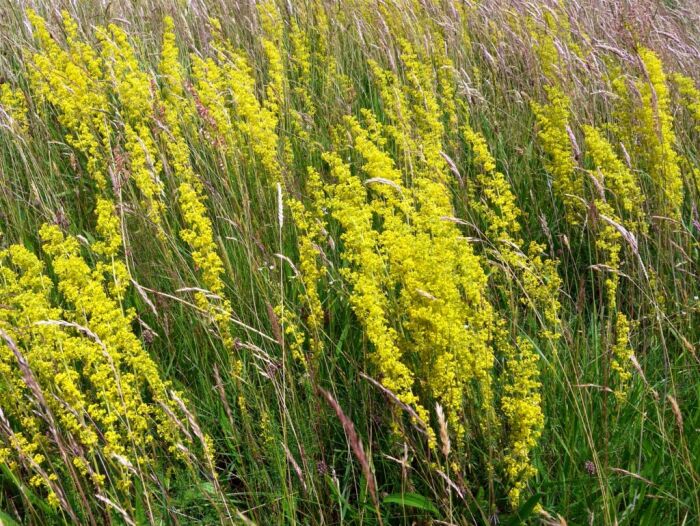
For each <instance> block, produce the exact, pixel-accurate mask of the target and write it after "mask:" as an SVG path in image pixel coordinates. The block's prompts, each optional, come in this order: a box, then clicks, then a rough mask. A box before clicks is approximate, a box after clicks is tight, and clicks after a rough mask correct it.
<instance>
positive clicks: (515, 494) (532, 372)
mask: <svg viewBox="0 0 700 526" xmlns="http://www.w3.org/2000/svg"><path fill="white" fill-rule="evenodd" d="M504 349H505V350H506V351H507V352H506V353H505V361H506V364H505V370H506V372H505V376H506V383H505V387H504V393H503V397H502V399H501V409H502V410H503V414H504V415H505V417H506V421H507V422H508V427H509V433H508V447H507V450H506V454H505V458H504V462H505V468H506V473H507V475H508V477H509V479H510V484H511V489H510V491H509V493H508V498H509V500H510V502H511V505H512V506H513V507H517V506H518V503H519V500H520V494H521V492H522V490H523V489H524V488H525V486H526V485H527V481H528V480H529V479H530V478H531V477H532V476H533V475H534V474H535V473H536V472H537V471H536V469H535V467H534V466H533V465H532V462H531V460H530V453H531V451H532V450H533V449H534V448H535V446H536V445H537V441H538V439H539V437H540V434H541V433H542V428H543V427H544V413H543V411H542V396H541V394H540V390H541V387H542V384H541V383H540V380H539V370H538V367H537V362H538V360H539V357H538V355H537V353H536V352H535V350H534V348H533V346H532V344H531V343H530V342H529V341H527V340H525V339H523V338H518V342H517V348H513V347H512V346H510V345H505V346H504Z"/></svg>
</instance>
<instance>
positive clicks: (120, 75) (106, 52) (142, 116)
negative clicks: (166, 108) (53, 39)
mask: <svg viewBox="0 0 700 526" xmlns="http://www.w3.org/2000/svg"><path fill="white" fill-rule="evenodd" d="M97 37H98V40H99V41H100V43H101V45H102V51H101V56H102V61H103V64H104V65H105V69H106V70H107V72H108V75H107V77H108V79H109V80H110V81H111V83H112V86H113V89H114V91H115V93H116V95H117V97H118V99H119V104H120V110H121V112H122V113H123V117H124V132H125V149H126V151H127V153H128V155H129V164H130V172H131V177H132V178H133V180H134V181H135V183H136V187H137V188H138V189H139V191H140V192H141V195H142V196H143V206H144V208H145V209H146V211H147V214H148V218H149V219H150V220H151V221H153V223H154V224H155V226H156V228H157V231H158V234H159V235H161V236H162V235H163V232H162V226H161V223H162V220H161V217H162V215H163V213H164V212H165V205H164V203H163V201H162V200H161V195H162V193H163V183H162V181H161V178H160V176H161V171H162V167H161V165H160V162H159V161H158V158H159V155H158V151H157V149H156V145H155V142H154V140H153V136H152V133H151V131H150V127H151V126H152V125H153V122H154V118H153V109H154V104H155V102H156V101H155V100H154V94H153V92H152V90H151V80H150V77H149V76H148V74H146V73H145V72H143V71H142V70H141V68H140V66H139V63H138V60H137V59H136V54H135V52H134V49H133V47H132V46H131V44H130V43H129V39H128V37H127V35H126V33H125V32H124V30H122V29H121V28H119V27H117V26H115V25H114V24H110V26H109V27H108V28H107V29H103V28H100V29H98V31H97Z"/></svg>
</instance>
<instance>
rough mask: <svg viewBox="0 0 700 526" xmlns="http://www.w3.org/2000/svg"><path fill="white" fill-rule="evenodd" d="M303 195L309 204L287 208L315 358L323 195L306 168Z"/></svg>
mask: <svg viewBox="0 0 700 526" xmlns="http://www.w3.org/2000/svg"><path fill="white" fill-rule="evenodd" d="M308 172H309V175H308V178H307V181H306V192H305V193H306V195H307V196H308V197H309V201H310V204H309V205H308V207H305V206H304V205H303V204H302V203H301V202H300V201H298V200H296V199H290V200H289V201H288V204H289V207H290V209H291V211H292V217H293V218H294V223H295V224H296V227H297V230H298V232H299V273H300V274H301V280H302V283H303V285H304V300H305V303H306V307H307V309H308V315H307V317H306V323H307V325H308V328H309V332H310V333H311V336H312V338H313V341H312V343H311V350H312V351H313V353H314V358H316V359H317V358H318V356H319V354H320V353H321V351H322V344H321V331H322V330H323V306H322V304H321V298H320V297H319V293H318V286H319V281H320V280H321V278H322V277H323V276H324V275H325V273H326V267H325V266H323V265H322V264H321V261H320V259H321V257H320V248H319V246H320V244H321V242H322V240H323V238H324V224H325V221H324V211H323V209H324V206H325V201H326V199H325V195H324V192H323V186H322V183H321V178H320V175H319V173H318V172H317V171H316V170H314V169H312V168H309V170H308Z"/></svg>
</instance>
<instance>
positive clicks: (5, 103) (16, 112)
mask: <svg viewBox="0 0 700 526" xmlns="http://www.w3.org/2000/svg"><path fill="white" fill-rule="evenodd" d="M0 116H6V117H8V118H9V120H10V122H9V124H10V125H11V126H12V128H13V129H15V130H17V131H19V132H20V133H28V132H29V118H28V116H27V99H26V98H25V96H24V93H22V91H21V90H20V89H12V87H10V85H9V84H8V83H3V84H0Z"/></svg>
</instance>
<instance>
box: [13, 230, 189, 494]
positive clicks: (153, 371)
mask: <svg viewBox="0 0 700 526" xmlns="http://www.w3.org/2000/svg"><path fill="white" fill-rule="evenodd" d="M40 234H41V237H42V239H43V241H44V249H45V251H46V253H47V254H48V255H49V257H50V258H51V263H52V268H53V271H54V273H55V275H56V277H57V285H56V286H54V284H53V282H52V281H51V280H50V279H49V278H48V277H46V276H45V275H44V273H43V265H42V263H41V262H40V261H39V260H38V259H37V257H36V256H35V255H34V254H32V253H31V252H29V251H28V250H27V249H26V248H24V247H23V246H20V245H13V246H11V247H10V248H9V249H8V250H6V251H3V252H1V253H0V303H2V305H3V309H0V329H1V330H2V331H4V332H5V333H6V334H7V335H8V336H9V338H10V340H11V342H7V343H8V344H7V345H6V344H5V342H3V344H2V345H0V372H1V373H2V374H0V392H2V393H3V411H4V412H5V416H6V417H7V418H8V419H9V420H10V421H11V422H13V423H15V424H16V427H15V425H14V424H13V429H12V430H11V438H10V443H9V444H8V446H9V447H7V448H4V449H2V451H1V452H0V456H5V457H8V458H12V461H11V462H10V463H9V467H10V469H12V470H13V471H15V470H16V469H17V466H19V465H22V466H23V467H24V468H25V469H27V473H29V474H30V476H31V477H32V480H33V482H34V483H35V484H40V485H43V486H45V487H46V488H47V491H48V492H49V497H50V498H51V499H52V500H53V501H54V502H56V503H58V502H59V499H57V496H56V494H55V493H56V492H57V491H58V489H57V485H56V484H55V483H54V481H56V480H64V481H66V480H67V481H72V482H73V483H78V484H82V483H83V482H76V480H78V479H80V478H81V477H87V478H86V480H85V481H86V482H87V483H89V484H91V485H94V487H95V490H98V491H99V490H100V489H101V488H103V487H104V486H105V485H106V484H110V485H115V486H116V487H118V488H120V489H122V490H125V491H128V488H130V487H131V486H132V481H133V479H134V477H136V476H140V475H141V476H142V475H143V474H144V473H148V472H150V471H149V470H150V469H152V468H154V467H155V462H156V459H155V457H156V455H155V454H154V453H155V449H154V448H156V447H159V446H160V445H164V446H166V447H169V448H170V450H171V452H172V453H177V451H178V449H177V448H176V444H177V442H178V441H179V440H181V438H180V437H179V436H180V431H179V430H178V425H179V424H178V423H177V422H175V421H174V420H173V416H174V415H177V414H179V410H178V408H177V406H176V405H175V404H174V402H173V401H172V400H171V397H170V394H169V390H170V386H169V384H168V383H167V382H165V381H163V380H162V379H161V377H160V373H159V371H158V368H157V367H156V365H155V363H154V362H153V361H152V360H151V358H150V357H149V356H148V354H147V353H146V352H145V350H144V349H143V347H142V345H141V343H140V342H139V340H138V338H137V337H136V336H135V335H134V333H133V332H132V330H131V321H132V320H133V318H134V313H133V312H132V311H127V312H124V311H123V310H122V308H121V306H120V305H119V303H117V302H116V301H115V300H114V299H112V298H111V297H110V295H109V294H108V293H107V290H106V285H107V284H106V283H105V282H104V278H103V276H102V273H101V272H100V271H99V270H97V269H91V268H90V267H89V266H88V264H87V263H86V261H85V260H84V259H83V258H82V257H81V255H80V247H79V244H78V241H77V240H76V239H74V238H72V237H65V236H64V235H63V234H62V233H61V232H60V230H59V229H58V228H57V227H55V226H44V227H42V229H41V232H40ZM56 292H59V293H60V294H61V296H62V298H63V300H64V301H65V305H66V306H65V308H63V309H62V308H60V307H58V306H54V305H52V301H51V300H52V299H53V298H54V297H55V293H56ZM12 345H16V349H12V348H11V346H12ZM27 398H29V399H31V400H33V402H34V404H36V406H34V405H32V404H27V403H26V399H27ZM0 427H2V426H0ZM5 432H7V430H5ZM68 445H70V450H71V455H72V457H73V458H72V459H71V458H69V457H67V456H66V448H67V447H68ZM51 458H53V459H56V458H59V459H60V458H63V464H60V463H55V462H51V461H50V459H51ZM30 459H31V460H30ZM74 468H75V469H74ZM16 474H17V475H19V476H24V475H22V474H21V473H20V472H19V471H16ZM51 493H54V495H53V497H51ZM59 494H60V491H59Z"/></svg>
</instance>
